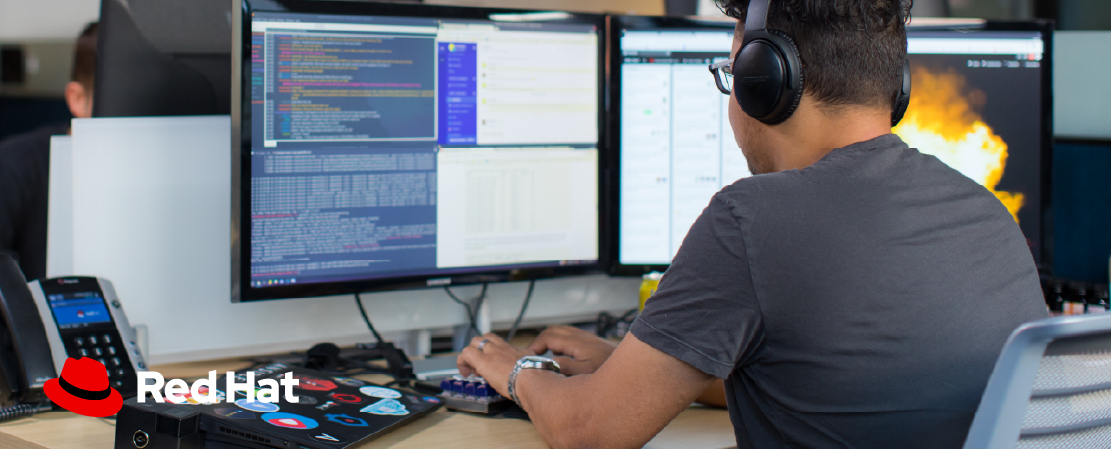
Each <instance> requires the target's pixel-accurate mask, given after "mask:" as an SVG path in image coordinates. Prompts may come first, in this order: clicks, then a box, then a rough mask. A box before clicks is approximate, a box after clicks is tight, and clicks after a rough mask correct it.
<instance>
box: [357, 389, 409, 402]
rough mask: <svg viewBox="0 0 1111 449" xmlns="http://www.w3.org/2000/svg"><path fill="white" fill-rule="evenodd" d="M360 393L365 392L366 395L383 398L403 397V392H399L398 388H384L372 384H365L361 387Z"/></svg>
mask: <svg viewBox="0 0 1111 449" xmlns="http://www.w3.org/2000/svg"><path fill="white" fill-rule="evenodd" d="M359 393H362V394H365V395H367V396H370V397H372V398H382V399H397V398H400V397H401V393H399V392H398V391H397V390H391V389H389V388H382V387H372V386H365V387H362V388H360V389H359Z"/></svg>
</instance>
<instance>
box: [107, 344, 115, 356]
mask: <svg viewBox="0 0 1111 449" xmlns="http://www.w3.org/2000/svg"><path fill="white" fill-rule="evenodd" d="M108 355H116V347H115V346H109V347H108Z"/></svg>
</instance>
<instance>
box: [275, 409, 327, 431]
mask: <svg viewBox="0 0 1111 449" xmlns="http://www.w3.org/2000/svg"><path fill="white" fill-rule="evenodd" d="M262 420H263V421H266V422H268V423H270V424H271V425H275V426H278V427H286V428H290V429H315V428H316V426H317V425H318V424H317V423H316V420H315V419H312V418H309V417H307V416H301V415H295V414H293V413H264V414H263V415H262Z"/></svg>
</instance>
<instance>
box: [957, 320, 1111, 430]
mask: <svg viewBox="0 0 1111 449" xmlns="http://www.w3.org/2000/svg"><path fill="white" fill-rule="evenodd" d="M1107 447H1111V314H1107V315H1086V316H1070V317H1058V318H1048V319H1044V320H1039V321H1034V322H1031V323H1026V324H1024V325H1022V326H1019V328H1018V329H1016V330H1015V331H1014V333H1012V334H1011V337H1010V339H1008V340H1007V344H1006V345H1005V346H1004V347H1003V351H1002V353H1001V354H1000V356H999V360H997V361H996V363H995V370H994V371H993V372H992V374H991V378H990V379H989V380H988V386H987V389H986V390H984V396H983V398H982V399H981V401H980V408H979V409H978V410H977V411H976V417H975V418H974V419H973V421H972V427H971V429H970V431H969V434H968V439H967V440H965V443H964V448H965V449H1003V448H1007V449H1013V448H1023V449H1026V448H1031V449H1033V448H1038V449H1040V448H1070V449H1073V448H1076V449H1083V448H1107Z"/></svg>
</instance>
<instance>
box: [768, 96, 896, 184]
mask: <svg viewBox="0 0 1111 449" xmlns="http://www.w3.org/2000/svg"><path fill="white" fill-rule="evenodd" d="M808 100H810V99H809V98H804V99H803V102H806V101H808ZM800 106H801V105H800ZM887 134H891V117H890V113H885V112H884V111H882V110H878V109H872V108H863V107H843V108H839V109H838V110H836V111H823V110H820V109H818V108H815V107H806V108H804V107H800V108H799V109H798V111H796V113H795V115H793V116H792V117H791V119H790V120H787V121H786V122H783V123H782V124H780V125H777V126H772V127H771V129H770V130H769V132H768V135H767V136H766V137H767V139H768V140H767V141H766V143H767V144H769V146H771V147H772V148H776V149H777V150H779V151H775V152H774V153H773V154H774V155H775V156H774V157H773V158H772V161H771V162H772V164H773V167H772V169H773V170H774V171H777V172H778V171H784V170H791V169H801V168H805V167H809V166H810V165H812V164H814V163H815V162H818V161H819V160H821V159H822V158H823V157H825V156H826V155H827V154H829V152H830V151H833V150H835V149H838V148H843V147H847V146H849V145H852V144H854V143H859V142H865V141H868V140H872V139H875V138H877V137H879V136H883V135H887Z"/></svg>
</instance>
